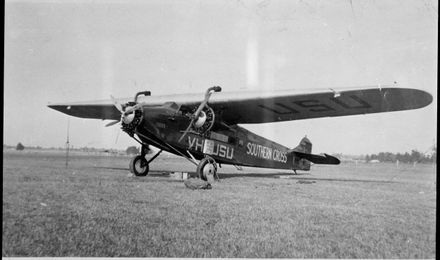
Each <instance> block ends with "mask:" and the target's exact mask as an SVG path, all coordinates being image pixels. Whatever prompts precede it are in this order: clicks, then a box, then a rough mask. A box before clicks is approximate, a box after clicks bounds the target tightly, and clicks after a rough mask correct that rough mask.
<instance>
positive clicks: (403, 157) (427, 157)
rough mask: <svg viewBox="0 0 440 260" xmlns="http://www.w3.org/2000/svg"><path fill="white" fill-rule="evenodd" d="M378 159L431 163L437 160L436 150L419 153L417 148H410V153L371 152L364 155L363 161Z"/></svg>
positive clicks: (382, 160) (383, 160)
mask: <svg viewBox="0 0 440 260" xmlns="http://www.w3.org/2000/svg"><path fill="white" fill-rule="evenodd" d="M371 160H378V161H380V162H396V161H399V162H403V163H433V162H435V161H436V160H437V150H436V149H435V150H433V151H432V153H429V154H427V153H421V152H419V151H417V150H412V151H411V153H408V152H406V153H397V154H395V153H389V152H385V153H383V152H381V153H378V154H371V155H368V154H367V155H366V156H365V161H367V162H369V161H371Z"/></svg>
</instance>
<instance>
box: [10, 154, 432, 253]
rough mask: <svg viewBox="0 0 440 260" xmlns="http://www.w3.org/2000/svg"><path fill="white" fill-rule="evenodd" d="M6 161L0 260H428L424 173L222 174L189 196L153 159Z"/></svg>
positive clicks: (179, 167) (177, 167) (428, 179)
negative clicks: (22, 259)
mask: <svg viewBox="0 0 440 260" xmlns="http://www.w3.org/2000/svg"><path fill="white" fill-rule="evenodd" d="M129 160H130V158H129V157H111V156H97V155H93V156H90V155H80V154H73V155H71V157H70V161H69V167H68V168H65V154H64V153H55V152H54V153H48V152H47V153H46V152H26V151H24V152H17V151H4V152H3V216H2V228H3V237H2V256H3V257H9V256H34V257H35V256H52V257H55V256H77V257H87V256H89V257H93V256H105V257H109V256H137V257H230V258H235V257H240V258H241V257H252V258H257V257H270V258H285V257H288V258H435V256H436V254H435V253H436V251H435V233H436V221H435V219H436V218H435V217H436V172H435V168H434V167H433V165H416V166H415V167H413V165H405V164H400V165H399V167H396V165H394V164H363V163H362V164H361V163H359V164H358V165H355V164H342V165H340V166H318V165H315V166H313V167H312V170H311V171H310V172H308V173H306V174H299V175H292V174H291V173H290V172H288V171H278V170H268V169H257V168H244V170H243V171H238V170H237V169H235V167H230V166H223V168H221V169H220V171H219V173H220V178H221V180H220V182H215V183H214V184H213V188H212V190H195V191H193V190H189V189H187V188H185V185H184V184H183V181H182V180H178V179H174V178H171V177H170V176H169V172H170V171H186V172H193V171H195V167H194V165H192V164H190V163H189V162H188V161H186V160H185V159H182V158H176V157H171V156H162V155H161V156H159V157H158V158H157V159H156V160H155V161H154V162H152V163H151V165H150V174H149V175H148V176H147V177H134V176H132V175H131V174H130V173H129V172H128V162H129Z"/></svg>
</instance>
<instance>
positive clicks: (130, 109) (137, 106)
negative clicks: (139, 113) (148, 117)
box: [123, 104, 143, 116]
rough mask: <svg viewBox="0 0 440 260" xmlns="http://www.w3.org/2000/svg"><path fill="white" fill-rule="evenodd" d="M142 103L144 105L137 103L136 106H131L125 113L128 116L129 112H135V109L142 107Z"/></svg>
mask: <svg viewBox="0 0 440 260" xmlns="http://www.w3.org/2000/svg"><path fill="white" fill-rule="evenodd" d="M142 105H143V104H137V105H135V106H133V107H131V108H129V109H127V110H125V112H124V113H123V114H124V116H126V115H128V114H131V112H133V111H135V110H136V109H138V108H140V107H142Z"/></svg>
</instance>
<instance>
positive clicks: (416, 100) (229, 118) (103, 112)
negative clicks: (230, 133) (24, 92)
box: [49, 87, 432, 124]
mask: <svg viewBox="0 0 440 260" xmlns="http://www.w3.org/2000/svg"><path fill="white" fill-rule="evenodd" d="M202 100H203V93H200V94H186V95H166V96H145V97H139V99H138V102H140V103H143V104H144V105H145V106H159V105H163V104H165V103H166V102H175V103H176V104H178V105H181V108H182V109H187V110H188V111H191V109H194V108H197V106H198V105H199V104H200V103H201V101H202ZM118 101H119V102H120V103H125V102H128V101H132V100H131V99H129V98H127V99H118ZM431 102H432V96H431V94H429V93H427V92H425V91H422V90H417V89H409V88H394V87H387V88H378V87H371V88H363V89H343V90H332V89H327V90H315V91H304V90H303V91H298V90H288V91H271V92H250V91H240V92H223V93H222V92H221V93H215V94H213V95H212V97H211V98H210V100H209V106H211V107H212V108H213V109H214V111H215V112H216V114H217V115H218V116H219V117H220V118H221V119H222V120H223V121H224V122H226V123H228V124H247V123H268V122H279V121H290V120H300V119H308V118H319V117H336V116H348V115H358V114H370V113H380V112H391V111H399V110H409V109H417V108H422V107H425V106H427V105H429V104H430V103H431ZM49 107H50V108H53V109H55V110H58V111H60V112H63V113H66V114H68V115H72V116H76V117H82V118H96V119H113V120H118V119H119V118H120V112H119V111H118V109H117V108H116V107H115V106H114V101H112V100H104V101H95V102H77V103H64V104H50V105H49Z"/></svg>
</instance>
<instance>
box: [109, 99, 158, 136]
mask: <svg viewBox="0 0 440 260" xmlns="http://www.w3.org/2000/svg"><path fill="white" fill-rule="evenodd" d="M140 95H145V96H149V95H151V92H150V91H141V92H138V93H136V95H135V96H134V101H133V102H128V103H126V104H120V103H119V102H118V101H116V99H114V98H113V97H112V96H111V98H112V100H113V103H114V106H115V107H116V108H117V109H118V110H119V112H120V113H121V119H120V120H116V121H113V122H110V123H109V124H107V125H106V126H111V125H114V124H117V123H119V122H121V125H122V130H123V131H125V132H126V133H127V134H129V135H130V136H133V134H134V132H135V129H136V127H137V126H138V125H139V124H140V123H141V122H142V119H143V111H142V107H143V105H144V104H142V103H138V101H137V99H138V97H139V96H140Z"/></svg>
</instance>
